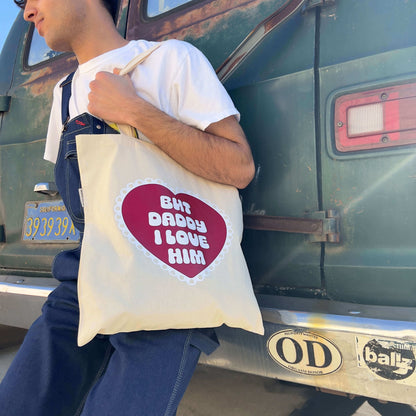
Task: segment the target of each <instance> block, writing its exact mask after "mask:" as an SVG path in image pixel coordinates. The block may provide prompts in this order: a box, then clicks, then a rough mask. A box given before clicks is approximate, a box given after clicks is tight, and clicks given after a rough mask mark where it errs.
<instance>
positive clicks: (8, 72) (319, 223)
mask: <svg viewBox="0 0 416 416" xmlns="http://www.w3.org/2000/svg"><path fill="white" fill-rule="evenodd" d="M415 21H416V3H415V2H414V1H412V0H233V1H229V0H120V6H119V12H118V19H117V25H118V28H119V31H120V32H121V33H122V34H124V35H125V36H126V38H128V39H138V38H145V39H149V40H163V39H167V38H178V39H184V40H186V41H189V42H191V43H192V44H194V45H195V46H197V47H198V48H199V49H201V50H202V51H203V52H204V53H205V55H206V56H207V57H208V58H209V59H210V61H211V63H212V65H213V66H214V68H216V69H217V72H218V76H219V78H220V79H221V81H222V82H223V83H224V85H225V87H226V88H227V90H228V91H229V93H230V95H231V96H232V98H233V100H234V102H235V104H236V106H237V108H238V109H239V110H240V112H241V124H242V126H243V128H244V130H245V132H246V134H247V137H248V139H249V142H250V144H251V147H252V150H253V154H254V158H255V162H256V175H255V179H254V180H253V182H252V183H251V184H250V185H249V187H248V188H247V189H245V190H244V191H242V192H241V197H242V201H243V208H244V216H245V233H244V238H243V248H244V252H245V256H246V259H247V263H248V266H249V269H250V273H251V277H252V282H253V287H254V289H255V293H256V295H257V298H258V301H259V304H260V306H261V310H262V314H263V319H264V323H265V329H266V333H265V335H264V336H263V337H261V336H258V335H254V334H251V333H247V332H244V331H240V330H237V329H231V328H226V327H221V328H219V329H218V335H219V338H220V340H221V347H220V348H219V349H218V350H217V351H216V352H215V353H214V354H212V355H211V356H209V357H205V356H204V357H203V358H202V359H201V362H203V363H206V364H209V365H213V366H219V367H223V368H228V369H233V370H237V371H242V372H247V373H252V374H258V375H262V376H266V377H270V378H277V379H281V380H288V381H293V382H296V383H303V384H307V385H312V386H316V387H318V388H322V389H330V390H334V391H338V392H344V393H350V394H355V395H363V396H368V397H374V398H378V399H382V400H389V401H395V402H402V403H408V404H413V405H415V404H416V215H415V206H416V25H415V23H414V22H415ZM75 67H76V61H75V58H74V57H73V56H72V55H70V54H57V53H55V52H54V51H51V50H49V49H48V48H47V46H46V45H45V43H44V41H43V39H42V38H40V37H39V36H38V35H37V33H36V31H34V28H33V26H32V25H30V24H28V23H27V22H25V21H24V20H23V18H22V15H21V14H20V15H19V16H18V18H17V20H16V22H15V23H14V25H13V27H12V29H11V31H10V34H9V36H8V38H7V41H6V43H5V45H4V48H3V50H2V53H1V56H0V168H1V170H0V323H1V324H4V325H11V326H17V327H23V328H24V327H28V326H29V325H30V324H31V323H32V322H33V320H34V319H35V318H36V317H37V316H38V315H39V313H40V308H41V305H42V303H43V302H44V301H45V298H46V296H47V295H48V294H49V293H50V291H51V290H53V288H54V287H55V286H56V284H57V282H56V281H54V279H53V278H52V277H51V273H50V268H51V263H52V261H53V258H54V256H55V255H56V254H57V253H58V252H59V251H61V250H64V249H67V248H71V247H74V246H75V245H76V244H77V240H78V238H79V236H78V235H77V233H76V230H75V229H74V227H73V225H72V223H71V221H70V220H69V218H68V215H67V213H66V211H65V207H64V206H63V204H62V201H61V200H60V197H59V194H58V192H57V190H56V186H55V184H54V182H53V181H54V174H53V165H52V164H50V163H49V162H46V161H44V160H43V151H44V145H45V137H46V130H47V124H48V117H49V111H50V106H51V97H52V89H53V87H54V85H55V84H56V83H57V81H58V80H59V79H61V78H62V77H63V76H64V75H65V74H67V73H69V72H70V71H72V70H73V69H74V68H75ZM230 296H232V293H231V294H230Z"/></svg>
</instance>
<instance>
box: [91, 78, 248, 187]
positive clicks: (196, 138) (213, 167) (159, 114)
mask: <svg viewBox="0 0 416 416" xmlns="http://www.w3.org/2000/svg"><path fill="white" fill-rule="evenodd" d="M90 88H91V92H90V94H89V97H88V98H89V105H88V111H89V112H90V113H91V114H93V115H95V116H97V117H100V118H102V119H104V120H109V121H112V122H114V123H118V124H128V125H130V126H133V127H135V128H136V129H137V130H138V131H140V132H142V133H143V134H144V135H145V136H146V137H148V138H149V139H150V140H151V141H152V142H153V143H154V144H155V145H157V146H158V147H160V148H161V149H162V150H163V151H164V152H165V153H167V154H168V155H169V156H170V157H172V159H174V160H176V161H177V162H178V163H180V164H181V165H182V166H183V167H185V168H186V169H188V170H190V171H191V172H193V173H195V174H197V175H199V176H202V177H204V178H206V179H209V180H212V181H215V182H219V183H224V184H228V185H233V186H236V187H237V188H245V187H246V186H247V185H248V184H249V183H250V181H251V179H252V178H253V176H254V163H253V158H252V155H251V150H250V147H249V144H248V142H247V140H246V137H245V135H244V132H243V130H242V128H241V127H240V125H239V123H238V122H237V120H236V118H235V117H233V116H231V117H227V118H225V119H223V120H221V121H218V122H216V123H212V124H210V125H209V126H208V127H207V128H206V129H205V131H201V130H198V129H196V128H193V127H191V126H188V125H186V124H184V123H182V122H180V121H178V120H176V119H174V118H172V117H170V116H169V115H167V114H166V113H164V112H163V111H161V110H159V109H157V108H156V107H154V106H153V105H151V104H150V103H148V102H146V101H145V100H143V99H142V98H141V97H139V96H138V95H137V94H136V91H135V89H134V86H133V83H132V82H131V80H130V78H129V77H127V76H125V77H120V76H119V75H115V74H111V73H108V72H99V73H98V74H97V76H96V79H95V80H94V81H92V82H91V84H90Z"/></svg>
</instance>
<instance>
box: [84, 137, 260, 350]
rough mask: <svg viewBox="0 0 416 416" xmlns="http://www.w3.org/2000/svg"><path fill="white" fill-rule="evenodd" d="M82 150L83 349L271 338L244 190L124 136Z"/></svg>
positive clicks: (92, 141) (90, 140)
mask: <svg viewBox="0 0 416 416" xmlns="http://www.w3.org/2000/svg"><path fill="white" fill-rule="evenodd" d="M122 131H123V130H122ZM76 141H77V151H78V162H79V168H80V174H81V182H82V195H83V201H84V211H85V234H84V238H83V243H82V250H81V262H80V270H79V277H78V295H79V304H80V324H79V332H78V344H79V345H80V346H82V345H84V344H86V343H87V342H89V341H90V340H91V339H92V338H93V337H94V336H95V335H96V334H114V333H118V332H131V331H138V330H159V329H171V328H177V329H179V328H206V327H217V326H220V325H222V324H226V325H228V326H230V327H236V328H242V329H245V330H247V331H251V332H254V333H257V334H263V333H264V328H263V322H262V318H261V314H260V310H259V307H258V305H257V301H256V298H255V296H254V293H253V289H252V284H251V280H250V276H249V273H248V269H247V266H246V262H245V259H244V256H243V253H242V250H241V246H240V242H241V237H242V231H243V221H242V210H241V202H240V198H239V194H238V191H237V189H235V188H233V187H230V186H226V185H220V184H216V183H214V182H210V181H208V180H205V179H203V178H201V177H199V176H196V175H194V174H192V173H190V172H189V171H187V170H185V169H184V168H182V167H181V166H180V165H179V164H178V163H176V162H175V161H174V160H172V159H171V158H170V157H169V156H167V155H166V154H165V153H164V152H162V151H161V150H160V149H159V148H157V147H156V146H155V145H153V144H151V143H147V142H144V141H142V140H138V139H135V138H133V137H129V136H127V135H125V134H124V133H122V134H115V135H79V136H77V138H76Z"/></svg>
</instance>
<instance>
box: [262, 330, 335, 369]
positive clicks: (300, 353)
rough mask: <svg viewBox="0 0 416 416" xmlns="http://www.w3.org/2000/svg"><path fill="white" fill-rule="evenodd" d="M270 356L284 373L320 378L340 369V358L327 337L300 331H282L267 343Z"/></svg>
mask: <svg viewBox="0 0 416 416" xmlns="http://www.w3.org/2000/svg"><path fill="white" fill-rule="evenodd" d="M267 349H268V352H269V354H270V356H271V357H272V358H273V360H274V361H276V362H277V363H278V364H280V365H281V366H282V367H284V368H286V369H287V370H290V371H294V372H295V373H300V374H306V375H311V376H323V375H327V374H331V373H334V372H336V371H338V370H339V369H340V368H341V365H342V356H341V353H340V351H339V350H338V348H337V346H336V345H335V344H334V343H333V342H332V341H330V340H329V339H327V338H324V337H322V336H320V335H318V334H315V333H312V332H308V331H305V330H303V329H285V330H283V331H279V332H276V333H274V334H273V335H272V336H271V337H270V338H269V340H268V341H267Z"/></svg>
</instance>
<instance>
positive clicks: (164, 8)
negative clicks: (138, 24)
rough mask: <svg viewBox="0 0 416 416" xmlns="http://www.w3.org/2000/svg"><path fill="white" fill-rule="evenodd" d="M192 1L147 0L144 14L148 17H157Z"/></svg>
mask: <svg viewBox="0 0 416 416" xmlns="http://www.w3.org/2000/svg"><path fill="white" fill-rule="evenodd" d="M191 1H192V0H147V10H146V14H147V16H148V17H155V16H159V15H160V14H163V13H166V12H168V11H169V10H172V9H174V8H176V7H179V6H182V5H183V4H186V3H189V2H191Z"/></svg>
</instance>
